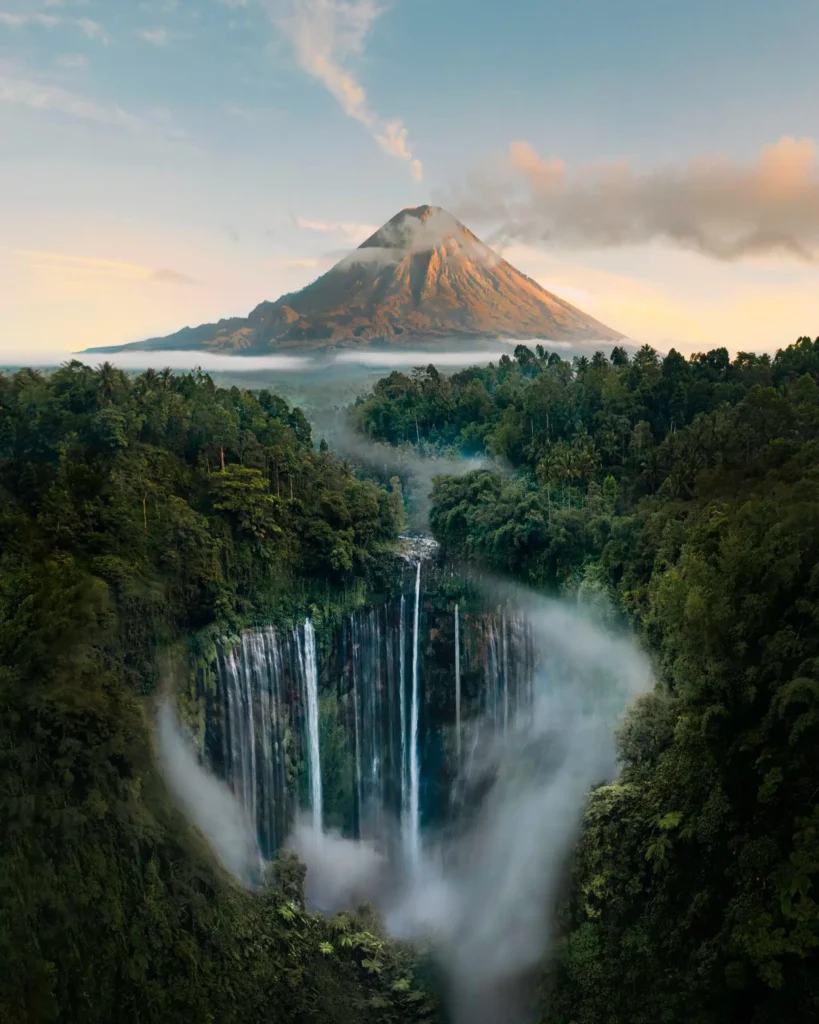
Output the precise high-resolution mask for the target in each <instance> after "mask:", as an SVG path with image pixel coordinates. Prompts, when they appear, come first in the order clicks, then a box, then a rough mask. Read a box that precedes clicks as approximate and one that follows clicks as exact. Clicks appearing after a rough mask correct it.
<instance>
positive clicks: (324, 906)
mask: <svg viewBox="0 0 819 1024" xmlns="http://www.w3.org/2000/svg"><path fill="white" fill-rule="evenodd" d="M287 846H288V848H289V849H290V850H292V851H293V853H295V854H296V855H297V856H298V858H299V860H300V861H301V862H302V863H303V864H307V865H309V870H308V873H307V879H306V886H305V890H306V896H307V900H308V902H309V903H310V905H311V906H313V907H315V908H316V909H317V910H320V911H322V912H323V913H325V914H333V913H335V912H336V911H337V910H342V909H344V908H350V907H352V908H355V907H358V906H360V905H361V904H363V903H370V902H377V901H378V899H379V897H381V896H383V893H384V891H385V886H386V882H387V879H388V876H389V862H388V860H387V858H386V856H385V855H384V853H383V852H382V851H381V850H379V849H378V848H377V847H376V845H375V843H369V842H365V841H361V842H356V843H353V842H351V841H350V840H348V839H344V838H342V836H341V834H340V833H338V832H334V831H327V832H319V831H317V830H316V829H315V828H314V827H313V825H312V823H311V822H310V820H309V819H308V818H307V817H306V816H302V817H301V818H300V819H299V821H298V822H297V823H296V825H295V827H294V828H293V831H292V833H291V835H290V838H289V839H288V842H287Z"/></svg>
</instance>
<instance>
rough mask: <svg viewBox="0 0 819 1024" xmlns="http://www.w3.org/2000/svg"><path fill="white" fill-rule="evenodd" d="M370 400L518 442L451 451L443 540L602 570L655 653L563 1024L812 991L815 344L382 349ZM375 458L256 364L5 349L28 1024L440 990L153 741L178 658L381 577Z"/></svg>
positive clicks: (597, 796)
mask: <svg viewBox="0 0 819 1024" xmlns="http://www.w3.org/2000/svg"><path fill="white" fill-rule="evenodd" d="M351 418H352V421H353V424H354V426H355V427H356V429H357V430H358V431H360V432H361V433H362V434H364V435H365V436H367V437H369V438H371V439H373V440H378V441H381V442H385V443H387V444H390V445H396V446H403V447H407V446H414V447H416V448H419V449H421V450H423V451H433V452H435V451H438V452H446V453H448V454H451V453H452V452H459V453H461V454H463V455H474V454H487V455H489V456H491V457H494V458H495V459H497V461H498V463H499V464H500V468H501V470H502V471H501V472H498V471H497V469H490V468H487V469H484V470H480V471H476V472H472V473H468V474H466V475H464V476H460V477H451V476H450V477H440V478H438V479H437V480H436V482H435V485H434V489H433V494H432V509H431V514H430V523H431V528H432V530H433V532H434V534H435V536H436V538H437V539H438V541H439V542H440V543H441V545H442V549H443V559H442V564H446V565H451V564H453V563H454V562H457V560H459V559H463V560H464V561H467V562H470V563H473V564H474V563H478V564H480V565H482V566H484V567H486V568H488V569H489V570H491V571H494V572H498V573H503V574H508V575H511V576H514V577H517V578H519V579H521V580H523V581H525V582H526V583H527V584H529V585H530V586H532V587H534V588H536V589H538V590H543V591H551V592H561V593H564V594H566V595H568V596H570V597H571V596H573V595H579V596H585V597H588V598H589V599H595V598H598V597H599V598H602V599H604V600H605V601H608V602H610V603H612V604H613V605H614V606H615V607H617V608H618V609H619V610H620V611H621V612H622V613H623V614H624V615H626V616H627V617H628V618H629V619H630V620H631V621H632V623H633V624H634V626H635V627H636V629H637V631H638V633H639V635H640V637H641V639H642V641H643V643H644V645H645V646H646V647H647V649H648V650H649V651H650V652H651V653H652V655H653V657H654V659H655V661H656V664H657V669H658V677H659V684H658V687H657V689H656V691H655V692H653V693H652V694H650V695H648V696H646V697H643V698H641V699H639V700H638V701H637V702H636V704H635V706H634V707H633V709H632V711H631V713H630V715H629V717H628V718H627V721H626V722H625V723H624V725H623V728H622V730H621V732H620V735H619V740H618V742H619V749H620V756H621V762H622V773H621V775H620V778H619V779H618V781H617V782H616V783H614V784H612V785H606V786H602V787H600V788H598V789H596V790H595V791H594V792H593V793H592V795H591V797H590V800H589V803H588V806H587V809H586V812H585V817H584V824H583V829H582V832H581V835H580V839H579V842H578V844H577V846H576V849H575V852H574V856H573V859H572V863H571V865H570V871H569V873H568V874H567V882H566V886H565V890H564V892H563V894H562V896H561V901H560V907H559V909H558V922H559V928H558V931H557V934H556V936H555V941H554V945H553V950H552V955H551V957H550V959H549V961H548V963H545V964H544V965H543V970H542V978H541V988H542V992H541V996H542V999H541V1013H540V1024H663V1022H666V1024H682V1022H685V1024H718V1022H719V1024H721V1022H724V1021H732V1022H734V1021H735V1022H737V1024H740V1022H742V1024H745V1022H749V1024H802V1022H808V1021H813V1020H816V1019H819V982H817V972H816V966H817V948H818V947H819V908H817V904H816V884H817V871H819V758H817V756H816V751H817V749H819V339H817V340H816V341H811V340H810V339H808V338H802V339H800V340H799V341H798V342H797V343H796V344H795V345H793V346H791V347H790V348H788V349H786V350H784V351H781V352H779V353H778V354H777V355H776V357H775V358H769V357H767V356H755V355H748V354H740V355H738V356H737V357H735V358H734V359H731V358H729V356H728V354H727V352H726V351H725V350H722V349H720V350H716V351H713V352H709V353H707V354H704V355H697V356H693V357H691V358H684V357H682V356H680V355H679V354H678V353H676V352H671V353H669V354H668V355H667V356H666V357H665V358H661V357H660V356H658V355H657V353H655V352H654V351H652V350H651V349H650V348H647V347H646V348H644V349H642V350H641V351H639V352H638V353H636V354H635V355H633V356H629V355H628V354H627V353H626V352H625V351H624V350H623V349H621V348H615V349H614V350H613V352H611V354H610V355H608V356H607V355H605V354H603V353H598V354H596V355H595V356H594V357H593V358H591V359H585V358H580V359H576V360H575V361H574V362H573V363H570V362H568V361H566V360H563V359H561V358H560V357H559V355H556V354H554V353H551V354H550V353H548V352H546V351H545V350H544V349H542V348H538V349H536V350H535V351H534V352H533V351H531V350H529V349H527V348H525V347H520V348H518V349H517V350H516V352H515V355H514V358H510V357H504V358H503V359H502V360H501V361H500V362H499V363H498V364H497V365H490V366H485V367H474V368H470V369H468V370H465V371H462V372H459V373H456V374H454V375H452V376H450V377H445V376H443V375H441V374H439V373H438V372H437V371H436V370H435V369H434V368H432V367H429V368H427V369H426V370H423V369H419V370H417V371H415V372H414V373H413V374H411V375H407V374H403V373H393V374H390V375H389V376H388V377H386V378H384V379H383V380H381V381H379V382H378V383H377V384H375V385H374V387H373V390H372V392H371V393H370V394H368V395H366V396H363V397H362V398H361V399H360V400H358V401H357V403H356V404H355V406H354V407H353V408H352V409H351ZM378 478H379V474H376V479H375V480H371V479H363V478H362V475H361V474H359V473H357V471H356V468H355V467H354V466H353V465H352V464H351V463H349V462H347V461H345V460H344V459H341V458H340V457H338V456H337V455H335V454H333V453H332V452H331V451H329V450H328V449H327V446H326V445H324V444H321V445H319V446H318V447H317V446H316V445H315V443H314V438H313V437H312V433H311V430H310V426H309V424H308V423H307V421H306V419H305V417H304V415H303V414H302V413H301V412H300V411H299V410H298V409H296V408H292V407H290V406H289V405H288V404H287V403H286V402H284V401H283V400H282V399H280V398H278V397H276V396H274V395H272V394H270V393H269V392H268V391H265V390H262V391H259V392H257V393H255V394H254V393H251V392H249V391H245V390H239V389H238V388H230V389H223V388H218V387H217V386H215V384H214V383H213V381H212V379H211V378H210V377H208V376H206V375H202V374H186V375H174V374H171V373H170V372H167V371H166V372H163V373H154V372H151V371H149V372H147V373H145V374H142V375H140V376H136V377H128V376H126V375H124V374H122V373H120V372H119V371H117V370H116V369H114V368H113V367H111V366H107V365H103V366H102V367H100V368H99V369H97V370H92V369H89V368H88V367H85V366H83V365H81V364H80V363H71V364H68V365H67V366H65V367H63V368H61V369H60V370H59V371H57V372H55V373H53V374H49V375H40V374H38V373H35V372H32V371H29V370H25V371H20V372H18V373H15V374H12V375H2V374H0V701H1V702H2V703H1V704H0V706H2V717H0V829H2V836H3V843H2V846H0V958H2V963H3V970H2V971H0V1021H2V1022H3V1024H5V1021H7V1020H8V1021H9V1022H10V1024H35V1022H38V1024H39V1022H41V1021H43V1022H45V1021H54V1022H58V1024H69V1022H71V1024H73V1022H75V1021H84V1022H85V1021H88V1022H95V1021H100V1022H103V1021H105V1022H107V1021H110V1020H122V1021H125V1022H137V1021H140V1022H155V1024H158V1022H165V1021H180V1022H185V1021H191V1022H193V1021H197V1022H202V1021H205V1022H206V1021H212V1022H214V1024H216V1022H220V1024H221V1022H223V1021H225V1022H230V1021H237V1022H238V1021H242V1022H243V1024H244V1022H259V1024H262V1022H267V1021H270V1022H272V1021H276V1022H277V1024H278V1022H285V1024H286V1022H293V1024H296V1022H298V1024H303V1022H305V1024H306V1022H313V1021H315V1022H339V1024H342V1022H347V1021H349V1022H358V1021H360V1022H363V1024H368V1022H372V1024H375V1022H379V1024H387V1022H396V1024H397V1022H404V1024H410V1022H415V1024H424V1022H429V1024H432V1022H433V1021H436V1022H437V1021H440V1020H441V1019H443V1018H442V1016H441V1013H442V1011H441V1010H440V1009H439V1008H438V1007H437V1004H436V1000H435V998H434V997H433V996H432V995H430V994H429V993H430V992H431V991H433V990H435V989H436V988H437V986H436V983H435V980H434V979H432V978H430V977H429V976H428V974H427V972H428V971H429V966H428V964H427V961H426V960H425V959H424V958H422V957H421V956H420V955H419V954H418V953H417V952H414V951H412V950H410V949H408V948H406V947H403V946H401V945H398V944H395V943H392V942H389V941H388V940H386V939H385V938H384V937H383V935H382V934H381V930H380V926H379V924H378V921H377V920H376V919H375V918H374V917H371V916H367V915H366V914H364V915H361V914H359V915H351V914H344V915H338V916H336V917H335V918H332V919H325V918H323V917H321V916H318V915H313V914H311V913H309V912H308V909H309V908H308V907H307V905H306V901H305V897H304V888H303V868H302V867H301V866H300V865H299V864H298V863H296V862H295V861H293V860H292V859H291V858H288V857H285V858H283V859H281V860H280V861H279V862H278V863H277V864H276V865H274V873H273V878H272V883H271V884H270V885H269V886H268V887H266V888H264V889H263V890H262V891H260V892H254V893H251V892H248V891H246V890H244V889H242V888H241V887H239V886H238V885H237V884H236V883H234V882H233V881H232V880H231V879H229V878H228V877H227V876H226V875H225V874H224V872H222V871H221V870H220V869H219V868H218V867H216V866H215V864H214V862H213V859H212V857H211V855H210V852H209V851H208V850H207V849H206V848H205V845H204V842H203V840H202V838H201V837H200V836H199V835H198V833H197V832H196V831H195V830H194V829H193V828H192V827H191V826H190V825H189V824H188V823H187V822H186V820H185V819H184V816H183V815H182V814H181V813H180V812H179V811H178V810H177V809H176V808H175V806H174V805H173V803H172V802H171V801H170V799H169V797H168V794H167V792H166V789H165V785H164V783H163V780H162V779H161V777H160V775H159V773H158V772H157V770H156V768H155V766H154V765H155V759H154V751H153V732H152V728H151V719H152V715H153V710H154V702H155V698H156V695H157V694H158V693H159V692H160V691H161V690H162V689H163V688H164V687H165V686H166V685H170V686H172V685H174V684H175V682H176V680H175V679H174V678H173V675H174V671H176V669H174V671H170V670H169V669H168V666H178V665H182V666H183V668H182V673H183V675H184V672H185V671H187V669H185V667H184V666H190V665H195V664H197V663H198V664H204V663H207V662H208V661H209V660H212V658H213V656H214V651H215V647H216V643H217V641H218V639H219V638H220V637H222V636H225V635H235V634H236V633H237V632H238V631H239V630H241V628H242V627H243V626H246V625H248V624H252V623H254V622H262V623H267V622H271V621H283V622H291V621H292V620H294V619H295V618H296V617H297V616H299V615H303V614H304V610H305V608H306V607H313V608H320V609H321V608H323V609H332V608H342V607H348V606H349V605H350V603H351V602H355V601H360V600H362V597H361V595H362V594H363V593H364V592H365V591H367V592H370V593H372V592H376V591H379V590H380V589H383V588H384V587H386V580H387V578H388V576H389V574H390V572H391V571H392V570H391V567H392V566H393V565H394V563H395V557H394V551H395V546H396V538H397V535H398V533H399V531H401V530H402V529H403V528H404V522H405V520H404V508H403V499H402V492H401V486H400V484H399V483H398V481H397V480H394V481H393V482H392V483H389V484H386V481H387V476H386V474H380V478H381V479H382V480H383V481H384V483H385V484H386V486H381V485H379V483H378V482H377V479H378ZM440 600H441V601H442V602H443V603H444V604H446V603H447V601H448V598H447V597H446V595H441V597H440ZM447 607H448V604H447ZM447 664H451V661H450V660H449V657H447ZM169 675H170V676H171V678H169ZM436 679H437V677H436ZM182 682H183V683H185V680H184V679H183V680H182ZM445 682H446V681H445V680H443V678H442V680H441V682H440V683H438V682H436V683H434V686H440V687H443V686H445ZM430 685H433V684H430ZM498 1024H502V1022H498Z"/></svg>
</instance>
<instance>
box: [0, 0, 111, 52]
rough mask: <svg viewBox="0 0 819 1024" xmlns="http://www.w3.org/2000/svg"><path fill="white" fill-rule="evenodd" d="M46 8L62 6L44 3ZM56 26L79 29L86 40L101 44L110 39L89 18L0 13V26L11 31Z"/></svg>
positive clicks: (43, 13) (100, 27)
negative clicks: (69, 26) (68, 26)
mask: <svg viewBox="0 0 819 1024" xmlns="http://www.w3.org/2000/svg"><path fill="white" fill-rule="evenodd" d="M46 6H47V7H49V6H50V7H61V6H62V4H60V3H54V2H53V0H52V2H51V3H46ZM58 25H73V26H74V27H75V28H77V29H79V30H80V32H82V33H83V35H84V36H86V38H88V39H94V40H97V41H98V42H101V43H106V44H107V43H109V42H110V41H111V37H110V36H109V35H108V33H107V32H106V31H105V29H104V27H103V26H102V25H101V24H100V23H99V22H98V21H93V20H92V19H91V18H66V17H64V16H63V15H61V14H47V13H45V12H43V11H37V12H36V13H34V14H23V13H20V12H16V11H0V26H5V27H6V28H11V29H22V28H27V27H29V26H38V27H40V28H48V29H51V28H56V27H57V26H58Z"/></svg>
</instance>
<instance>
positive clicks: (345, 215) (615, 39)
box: [0, 0, 819, 361]
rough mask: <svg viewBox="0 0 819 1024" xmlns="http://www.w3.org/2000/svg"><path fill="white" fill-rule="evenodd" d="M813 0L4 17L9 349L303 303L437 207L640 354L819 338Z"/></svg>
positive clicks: (13, 0) (0, 36)
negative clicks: (346, 261)
mask: <svg viewBox="0 0 819 1024" xmlns="http://www.w3.org/2000/svg"><path fill="white" fill-rule="evenodd" d="M817 46H819V3H817V2H816V0H783V2H782V3H780V4H772V3H770V0H767V2H762V0H688V2H687V3H685V4H682V3H671V2H665V0H618V2H617V3H612V2H611V0H571V2H560V3H558V2H556V0H509V2H507V3H506V4H502V5H497V4H476V3H475V2H474V0H387V2H384V3H380V2H376V0H154V2H151V0H134V2H129V3H124V2H122V0H0V361H2V360H3V359H5V360H7V361H17V360H21V359H31V360H32V361H34V360H35V359H41V358H45V357H50V356H51V355H52V354H61V353H65V354H67V353H68V352H70V351H72V350H76V349H78V348H84V347H86V346H90V345H103V344H108V343H110V344H117V343H122V342H125V341H132V340H137V339H140V338H145V337H149V336H154V335H162V334H167V333H170V332H171V331H174V330H177V329H179V328H180V327H182V326H184V325H186V324H191V325H193V324H198V323H202V322H206V321H211V320H216V319H219V318H220V317H226V316H233V315H245V314H246V313H247V312H248V311H249V310H250V309H251V308H252V307H253V306H255V305H256V304H257V303H258V302H259V301H261V300H262V299H275V298H277V297H278V296H279V295H280V294H282V293H283V292H288V291H294V290H296V289H298V288H300V287H302V286H303V285H304V284H306V283H308V282H309V281H310V280H312V279H313V278H314V277H315V276H317V275H318V273H320V272H322V271H323V270H325V269H327V268H328V267H329V266H330V265H331V264H332V263H333V262H334V261H335V260H336V259H337V258H338V257H339V256H340V254H341V253H342V252H343V251H344V249H345V248H347V247H350V246H352V245H355V244H357V243H358V242H360V241H362V240H363V238H364V237H366V235H367V234H368V233H369V232H370V231H372V230H373V229H374V228H375V227H376V226H377V225H379V224H380V223H382V222H383V221H385V220H387V219H388V218H389V217H391V216H392V215H393V214H394V213H395V212H397V211H398V210H399V209H401V208H402V207H404V206H409V205H418V204H419V203H423V202H428V201H433V202H440V203H443V204H444V205H446V206H447V207H448V208H450V209H452V210H453V212H454V213H456V214H458V215H460V216H462V217H463V219H464V220H465V221H466V223H467V225H468V226H469V227H471V228H472V229H473V230H474V231H475V232H476V233H477V234H478V235H480V236H481V237H483V238H485V240H487V241H489V242H490V243H492V244H496V245H497V247H500V248H502V251H503V254H504V256H505V257H506V258H507V259H508V260H510V262H512V263H513V264H514V265H516V266H517V267H518V268H519V269H521V270H523V271H524V272H525V273H527V274H529V275H530V276H532V277H534V278H535V279H536V280H538V281H539V282H540V283H541V284H543V285H544V286H545V287H547V288H549V289H551V290H552V291H554V292H556V293H557V294H558V295H561V296H562V297H564V298H566V299H568V300H569V301H571V302H574V303H575V304H576V305H578V306H580V308H581V309H584V310H585V311H587V312H588V313H590V314H592V315H593V316H594V317H596V318H597V319H599V320H602V321H603V322H605V323H607V324H609V325H610V326H612V327H614V328H616V329H618V330H620V331H622V332H624V333H626V334H627V335H629V336H630V337H631V338H633V339H635V340H636V341H640V342H643V341H648V342H650V343H652V344H654V345H656V346H657V347H659V348H661V349H662V348H668V347H669V346H670V345H672V344H673V345H676V346H677V347H678V348H682V349H683V350H686V351H692V350H700V349H702V348H705V347H709V346H713V345H718V344H724V345H727V346H728V348H729V349H731V350H732V351H737V350H741V349H745V350H748V349H752V350H757V351H761V350H768V351H774V350H775V349H776V348H778V347H780V346H783V345H786V344H788V343H789V342H791V341H792V340H794V339H795V338H796V337H797V336H799V335H801V334H811V335H817V334H819V264H817V261H816V256H817V253H819V151H817V149H816V146H815V145H814V140H819V62H818V61H817V60H816V52H817Z"/></svg>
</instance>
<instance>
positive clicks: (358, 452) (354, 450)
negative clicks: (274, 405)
mask: <svg viewBox="0 0 819 1024" xmlns="http://www.w3.org/2000/svg"><path fill="white" fill-rule="evenodd" d="M320 422H321V419H320V417H319V420H318V422H317V423H316V426H317V427H319V424H320ZM323 425H324V427H326V428H327V438H328V441H329V442H330V443H332V445H333V447H334V448H335V449H336V450H337V451H338V452H340V453H341V454H342V455H347V456H349V457H350V458H352V459H355V460H356V461H358V462H361V463H363V464H364V465H366V466H369V467H371V468H372V469H376V470H379V471H380V472H382V473H385V474H397V475H398V476H400V477H401V478H402V480H404V481H405V482H408V483H409V485H410V487H411V488H412V508H411V514H410V519H411V521H412V525H413V526H414V527H415V528H418V529H422V530H423V529H425V528H426V526H427V517H428V514H429V509H430V492H431V491H432V483H433V481H434V479H435V477H438V476H465V475H466V474H467V473H472V472H474V471H475V470H477V469H495V470H497V471H505V467H504V466H503V465H502V464H501V462H500V461H498V460H494V461H492V460H490V459H488V458H485V457H477V456H476V457H474V458H464V457H454V456H453V457H449V456H445V455H437V454H432V455H419V454H417V452H416V451H415V450H413V449H412V448H411V447H410V446H409V445H407V446H405V447H402V448H396V447H395V446H394V445H389V444H381V443H380V442H377V441H369V440H367V439H366V438H364V437H362V436H361V435H360V434H356V433H355V432H354V431H353V430H351V429H350V428H349V427H348V426H347V425H346V424H344V423H343V422H342V421H341V420H340V419H339V418H335V419H331V420H330V421H328V422H325V423H324V424H323ZM320 429H321V427H320Z"/></svg>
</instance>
